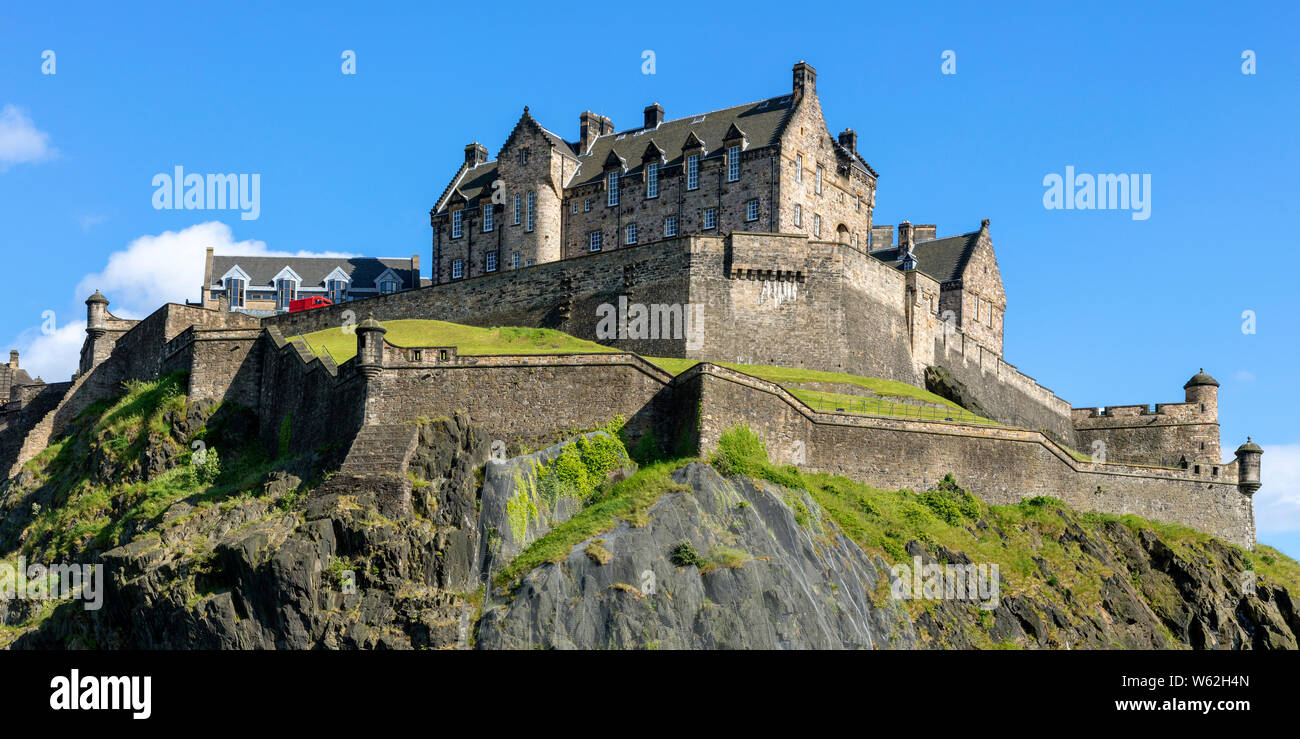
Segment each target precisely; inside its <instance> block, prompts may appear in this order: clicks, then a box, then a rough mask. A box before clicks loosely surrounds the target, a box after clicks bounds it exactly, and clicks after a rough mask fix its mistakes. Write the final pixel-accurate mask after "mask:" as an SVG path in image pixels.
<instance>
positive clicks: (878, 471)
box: [678, 365, 1255, 548]
mask: <svg viewBox="0 0 1300 739" xmlns="http://www.w3.org/2000/svg"><path fill="white" fill-rule="evenodd" d="M678 382H679V383H683V384H689V385H690V386H691V387H693V388H695V390H696V392H698V393H699V397H700V402H701V407H702V409H703V411H702V419H701V426H700V448H701V450H708V449H711V448H713V447H715V446H716V445H717V440H718V438H719V436H720V435H721V433H722V432H723V431H725V430H727V429H729V428H732V427H734V426H737V425H740V424H747V425H748V426H749V427H750V428H751V429H753V430H754V431H755V432H756V433H757V434H758V435H759V436H760V437H761V438H763V440H764V441H765V442H766V444H767V448H768V453H769V455H770V456H771V457H772V459H773V461H775V462H778V463H781V464H797V465H799V466H800V467H804V468H807V469H812V470H820V471H825V472H829V473H834V474H840V475H844V476H846V477H850V478H852V479H855V480H860V481H862V482H865V483H867V484H870V485H873V486H875V487H880V488H884V489H895V488H909V489H912V490H918V491H919V490H925V489H927V488H929V487H931V486H933V485H934V484H935V483H937V482H938V481H939V480H941V479H942V478H943V477H944V475H947V474H949V473H951V474H953V475H954V476H955V477H956V478H957V480H958V482H960V483H961V484H962V485H963V486H965V487H967V488H968V489H970V490H971V492H973V493H975V494H976V495H978V496H979V497H981V498H982V499H984V500H985V501H988V502H990V503H998V504H1006V503H1014V502H1016V501H1018V500H1021V499H1023V498H1028V497H1032V496H1036V495H1051V496H1054V497H1057V498H1060V499H1062V500H1064V501H1066V502H1067V503H1069V504H1070V505H1072V506H1075V507H1077V508H1079V509H1081V510H1092V511H1101V512H1106V513H1115V514H1127V513H1132V514H1136V515H1139V516H1143V517H1145V518H1149V519H1153V520H1157V521H1167V522H1172V523H1181V524H1185V525H1187V526H1191V527H1193V528H1196V529H1199V530H1201V531H1205V532H1208V533H1211V534H1214V535H1215V536H1219V537H1221V538H1223V539H1226V540H1227V541H1230V542H1233V543H1235V544H1238V545H1240V546H1243V547H1247V548H1249V547H1253V546H1254V542H1255V525H1254V512H1253V509H1252V507H1251V500H1250V497H1249V496H1247V495H1244V494H1242V493H1241V492H1240V490H1239V489H1238V488H1237V485H1236V479H1237V473H1236V467H1237V463H1236V461H1235V460H1234V461H1233V462H1230V463H1228V464H1226V465H1224V466H1223V469H1222V470H1221V474H1220V475H1219V476H1218V477H1212V476H1211V475H1209V474H1208V471H1207V470H1202V474H1200V475H1196V474H1191V472H1190V471H1183V470H1166V469H1156V468H1146V467H1138V466H1133V465H1123V464H1104V465H1103V464H1093V463H1084V462H1078V461H1076V460H1074V459H1073V458H1072V457H1071V456H1070V455H1069V454H1068V452H1066V451H1065V450H1064V449H1063V448H1061V447H1060V446H1058V445H1056V444H1055V443H1054V442H1052V440H1051V439H1049V438H1047V437H1046V436H1044V435H1043V434H1041V433H1038V432H1034V431H1026V430H1023V429H1012V428H989V427H984V426H975V425H969V424H958V423H931V422H923V421H911V420H903V419H891V418H876V417H868V416H852V415H847V414H833V413H818V412H814V411H812V410H810V409H808V408H807V407H806V406H804V405H803V404H802V403H799V402H798V401H797V400H795V399H794V398H793V397H792V396H790V395H789V394H788V393H786V392H785V391H784V390H782V389H781V388H780V387H778V386H776V385H774V384H772V383H768V382H765V381H762V380H758V379H756V378H752V377H748V376H746V375H742V374H740V373H736V372H732V371H730V370H727V369H725V368H721V367H717V366H713V365H699V366H697V367H695V368H692V369H691V370H688V371H687V373H685V375H684V376H683V377H682V378H680V379H679V381H678Z"/></svg>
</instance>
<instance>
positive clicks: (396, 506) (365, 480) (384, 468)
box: [317, 424, 420, 515]
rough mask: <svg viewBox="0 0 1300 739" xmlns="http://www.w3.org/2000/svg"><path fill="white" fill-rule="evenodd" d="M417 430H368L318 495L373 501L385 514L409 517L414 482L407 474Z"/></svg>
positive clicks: (405, 427)
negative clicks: (356, 497)
mask: <svg viewBox="0 0 1300 739" xmlns="http://www.w3.org/2000/svg"><path fill="white" fill-rule="evenodd" d="M419 432H420V429H419V427H418V426H414V425H410V424H399V425H389V426H365V427H363V428H362V429H361V431H359V432H358V433H357V436H356V438H355V439H353V441H352V448H351V449H349V450H348V456H347V457H346V458H345V459H344V460H343V465H342V466H341V467H339V471H338V473H337V474H336V475H334V476H333V477H331V478H330V479H329V481H328V482H326V483H325V484H324V485H322V486H321V488H320V490H319V491H318V493H317V495H322V496H323V495H356V496H358V497H373V498H374V499H375V501H376V502H377V503H378V505H379V508H380V510H381V511H383V512H384V513H385V514H396V515H408V514H409V513H410V511H411V481H410V479H408V478H407V475H406V472H407V468H408V466H409V465H410V461H411V457H412V456H413V455H414V454H415V450H416V447H417V445H418V442H419V439H420V433H419Z"/></svg>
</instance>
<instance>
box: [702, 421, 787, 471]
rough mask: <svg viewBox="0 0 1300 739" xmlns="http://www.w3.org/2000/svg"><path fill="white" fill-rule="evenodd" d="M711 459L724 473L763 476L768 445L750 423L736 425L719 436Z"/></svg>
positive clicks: (765, 469) (766, 462) (766, 465)
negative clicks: (751, 428) (752, 429)
mask: <svg viewBox="0 0 1300 739" xmlns="http://www.w3.org/2000/svg"><path fill="white" fill-rule="evenodd" d="M709 461H710V462H712V463H713V466H714V468H716V469H717V470H718V472H720V473H722V474H723V475H727V476H734V475H744V476H748V477H763V476H764V473H766V472H767V471H768V470H767V468H768V456H767V446H765V445H764V444H763V440H762V439H760V438H758V434H755V433H754V432H753V431H751V430H750V428H749V425H748V424H745V425H743V426H735V427H732V428H729V429H727V430H726V431H723V432H722V436H720V437H718V449H717V451H716V452H714V453H713V457H712V458H711V459H710V460H709ZM790 469H794V468H790ZM797 474H798V472H797V471H796V472H795V475H797Z"/></svg>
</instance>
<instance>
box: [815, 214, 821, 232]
mask: <svg viewBox="0 0 1300 739" xmlns="http://www.w3.org/2000/svg"><path fill="white" fill-rule="evenodd" d="M821 235H822V217H821V216H819V215H817V214H816V213H813V236H821Z"/></svg>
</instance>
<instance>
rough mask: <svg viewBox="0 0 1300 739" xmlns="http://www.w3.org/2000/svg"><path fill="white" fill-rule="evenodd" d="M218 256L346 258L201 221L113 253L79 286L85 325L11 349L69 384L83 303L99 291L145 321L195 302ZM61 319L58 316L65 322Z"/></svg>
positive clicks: (32, 368) (32, 337)
mask: <svg viewBox="0 0 1300 739" xmlns="http://www.w3.org/2000/svg"><path fill="white" fill-rule="evenodd" d="M208 247H212V248H213V249H214V250H215V251H216V253H217V254H239V255H251V256H303V257H306V256H316V257H348V256H353V255H351V254H348V253H345V252H306V251H300V252H284V251H274V250H272V249H268V248H267V246H266V244H265V243H264V242H262V241H257V240H246V241H235V238H234V234H233V233H232V232H231V230H230V226H228V225H226V224H224V223H221V222H220V221H208V222H207V223H200V224H197V225H194V226H190V227H189V228H186V229H183V230H180V231H164V232H163V233H161V234H157V235H146V236H141V237H140V238H138V239H135V240H134V241H132V242H131V243H130V244H127V246H126V248H125V249H123V250H121V251H116V252H113V253H112V254H110V255H109V257H108V263H107V264H106V265H105V266H104V269H102V270H101V271H99V272H96V273H93V274H89V275H86V276H85V277H83V278H82V279H81V281H80V282H79V283H78V284H77V287H76V290H75V292H74V295H73V296H72V297H74V298H75V303H73V305H75V306H76V308H75V310H77V311H78V312H77V313H75V314H73V315H75V316H76V318H77V319H78V320H80V321H81V323H79V324H77V325H76V326H75V327H74V325H73V324H71V323H68V324H65V325H61V326H59V327H58V330H57V331H55V332H54V333H53V334H52V335H45V334H44V333H42V332H41V331H40V329H39V328H30V329H27V330H26V331H24V332H22V333H21V334H20V335H19V336H18V337H17V338H16V339H15V340H14V341H13V342H12V343H11V344H10V346H12V347H14V348H16V349H18V350H19V352H20V353H21V354H22V360H21V361H22V366H23V367H24V368H25V369H27V371H28V372H30V373H31V374H32V376H33V377H35V376H36V375H37V374H38V373H39V374H40V375H41V376H42V377H43V378H44V379H45V380H46V381H47V382H56V381H59V380H66V379H67V378H68V377H69V376H70V375H71V374H72V372H73V371H75V370H76V368H77V364H78V362H79V361H80V351H81V342H82V339H84V338H85V323H84V318H85V314H84V312H80V311H84V308H83V307H82V306H83V303H84V301H85V299H86V298H87V297H89V296H90V295H91V293H93V292H95V290H99V291H101V292H102V293H104V295H105V296H106V297H108V299H109V300H110V301H111V304H110V305H109V311H110V312H111V313H112V314H113V315H115V316H117V317H119V318H143V317H145V316H147V315H149V314H150V313H153V312H154V311H155V310H157V309H158V308H159V307H160V306H162V305H163V304H164V303H184V302H186V301H187V300H197V299H198V298H199V296H200V288H201V286H202V284H203V259H204V253H205V250H206V249H207V248H208ZM65 315H66V314H64V315H60V316H59V318H60V319H63V318H65Z"/></svg>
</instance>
